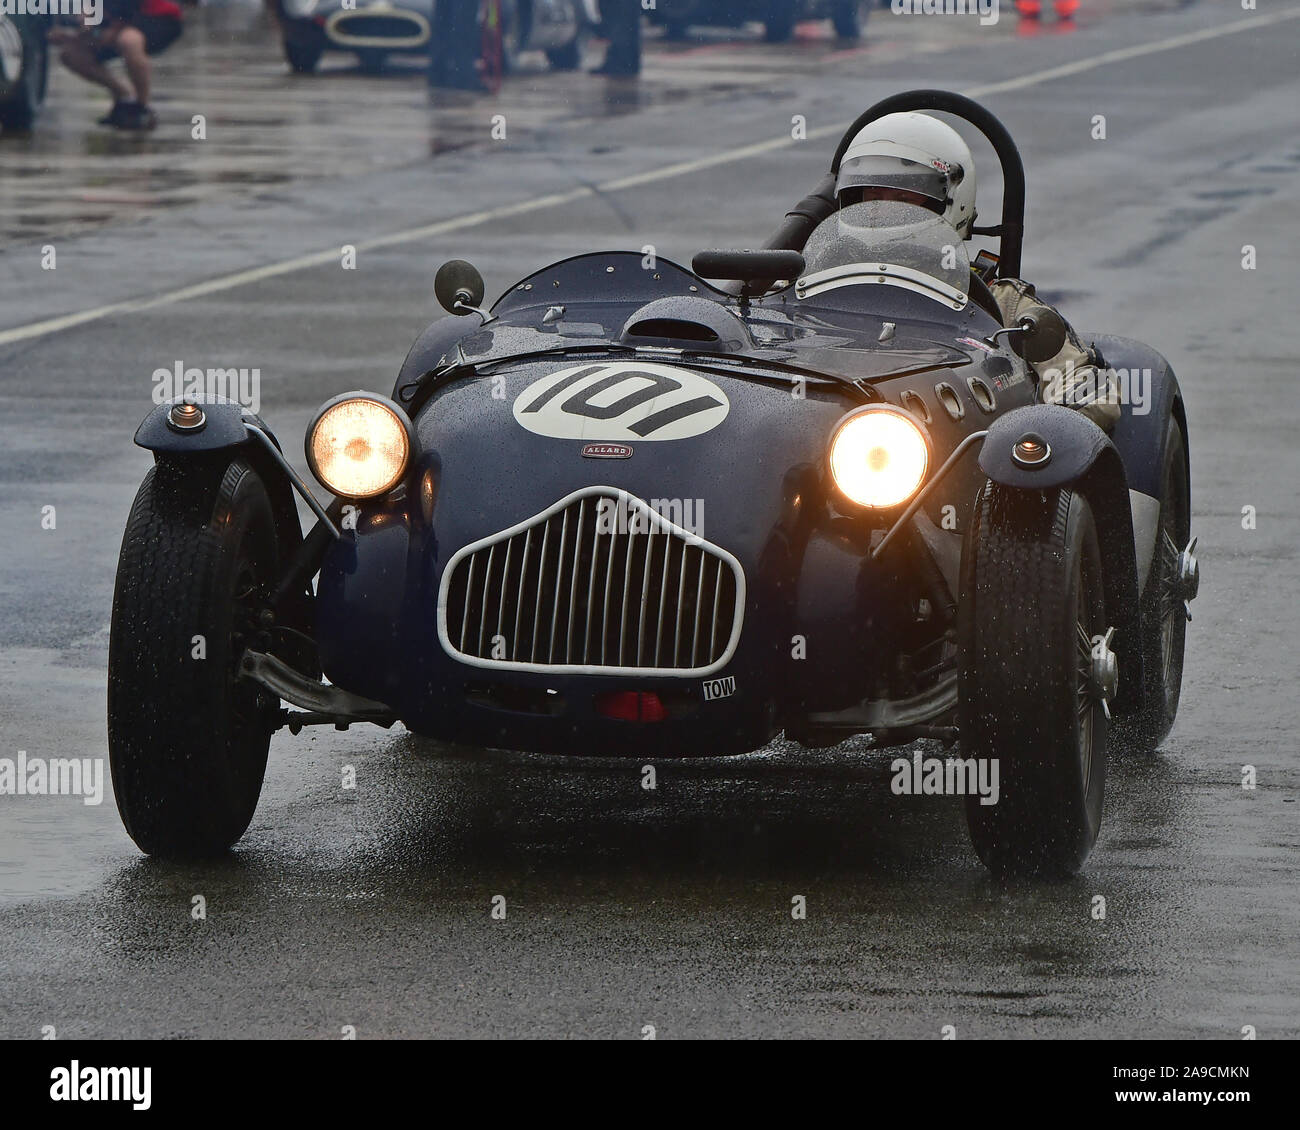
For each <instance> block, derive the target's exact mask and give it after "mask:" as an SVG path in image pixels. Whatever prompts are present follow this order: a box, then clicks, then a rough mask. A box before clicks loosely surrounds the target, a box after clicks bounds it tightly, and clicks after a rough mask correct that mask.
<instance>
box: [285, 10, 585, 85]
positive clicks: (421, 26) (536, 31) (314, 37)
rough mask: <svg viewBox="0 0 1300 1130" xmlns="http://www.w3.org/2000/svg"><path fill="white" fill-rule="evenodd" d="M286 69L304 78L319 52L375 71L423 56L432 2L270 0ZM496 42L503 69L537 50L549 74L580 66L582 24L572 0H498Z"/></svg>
mask: <svg viewBox="0 0 1300 1130" xmlns="http://www.w3.org/2000/svg"><path fill="white" fill-rule="evenodd" d="M276 3H277V5H278V11H279V22H280V37H281V41H282V43H283V46H284V57H285V59H286V60H287V62H288V63H289V66H290V67H291V68H292V69H293V70H295V71H298V72H300V73H303V74H309V73H311V72H312V71H314V70H315V69H316V66H317V64H318V63H319V62H320V59H321V56H322V55H324V53H325V52H326V51H350V52H352V53H354V54H355V55H356V57H357V61H358V62H359V63H360V64H361V66H362V68H363V69H365V70H368V71H378V70H379V69H380V68H382V67H383V65H384V60H385V59H386V58H387V57H388V56H389V55H408V56H409V55H419V56H424V57H427V56H428V55H429V52H430V51H436V50H438V44H437V43H435V42H434V41H433V35H434V5H435V3H436V0H276ZM500 16H501V25H502V28H501V32H502V34H501V43H502V52H503V54H504V60H503V62H504V65H505V67H506V69H509V68H510V67H511V66H513V65H514V62H515V59H516V57H517V56H518V54H519V53H520V52H521V51H544V52H545V53H546V57H547V59H548V60H549V61H550V64H551V66H552V67H554V68H555V69H556V70H569V71H571V70H574V69H575V68H577V67H578V66H579V65H580V64H581V62H582V43H583V37H584V35H585V33H586V31H587V22H586V19H585V16H584V14H583V10H582V7H581V5H580V3H579V0H500Z"/></svg>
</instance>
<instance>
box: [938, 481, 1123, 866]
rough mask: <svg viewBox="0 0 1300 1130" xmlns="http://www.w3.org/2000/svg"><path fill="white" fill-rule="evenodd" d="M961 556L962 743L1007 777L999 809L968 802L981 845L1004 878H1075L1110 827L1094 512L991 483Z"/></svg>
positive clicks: (1066, 494)
mask: <svg viewBox="0 0 1300 1130" xmlns="http://www.w3.org/2000/svg"><path fill="white" fill-rule="evenodd" d="M964 553H965V556H964V560H963V581H962V598H961V599H962V607H961V611H960V616H961V629H960V631H961V649H960V650H961V661H960V706H959V711H960V723H961V735H962V743H963V747H964V750H965V756H967V757H975V758H980V759H987V760H988V761H990V762H993V763H996V765H997V769H998V772H997V778H996V779H997V781H998V782H999V785H998V796H997V799H996V802H995V803H992V804H985V803H983V801H984V800H985V799H988V798H982V797H980V796H967V798H966V822H967V826H968V828H969V831H970V837H971V842H972V843H973V844H974V847H975V851H976V853H977V854H978V855H979V857H980V859H981V860H982V861H983V862H984V864H985V865H986V866H987V867H988V868H989V869H990V870H992V871H993V872H995V873H997V874H1021V875H1043V876H1052V877H1063V876H1067V875H1073V874H1075V873H1076V872H1077V871H1078V870H1079V869H1080V868H1081V867H1082V866H1083V863H1084V860H1086V859H1087V858H1088V853H1089V852H1090V851H1091V850H1092V847H1093V844H1094V843H1096V840H1097V833H1098V831H1099V830H1100V827H1101V806H1102V791H1103V787H1104V785H1105V776H1106V728H1107V714H1106V709H1105V707H1104V700H1105V699H1106V698H1108V697H1109V696H1110V695H1113V693H1114V690H1115V684H1116V669H1115V662H1114V653H1113V652H1111V651H1110V648H1109V639H1108V635H1107V627H1106V603H1105V595H1104V591H1103V584H1102V571H1101V551H1100V547H1099V543H1098V539H1097V528H1096V524H1095V522H1094V520H1093V515H1092V510H1091V508H1090V507H1089V505H1088V503H1087V501H1086V500H1085V499H1084V498H1083V496H1082V495H1079V494H1074V493H1072V492H1070V491H1068V490H1049V491H1045V492H1037V491H1035V492H1029V491H1015V490H1010V489H1008V488H1005V487H1001V486H998V485H997V484H994V483H986V484H985V486H984V488H983V489H982V490H981V492H980V495H979V498H978V499H977V500H976V506H975V512H974V517H973V520H972V523H971V527H970V530H969V531H968V534H967V544H966V548H965V551H964ZM990 779H993V778H992V770H991V768H990Z"/></svg>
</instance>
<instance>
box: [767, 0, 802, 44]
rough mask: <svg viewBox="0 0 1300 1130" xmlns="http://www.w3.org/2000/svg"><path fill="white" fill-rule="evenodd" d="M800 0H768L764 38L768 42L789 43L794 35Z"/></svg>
mask: <svg viewBox="0 0 1300 1130" xmlns="http://www.w3.org/2000/svg"><path fill="white" fill-rule="evenodd" d="M797 7H798V0H767V17H766V19H765V20H764V21H763V25H764V26H763V38H764V39H766V40H767V42H768V43H788V42H789V40H790V37H791V36H792V35H794V22H795V10H796V8H797Z"/></svg>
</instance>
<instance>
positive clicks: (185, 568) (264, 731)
mask: <svg viewBox="0 0 1300 1130" xmlns="http://www.w3.org/2000/svg"><path fill="white" fill-rule="evenodd" d="M278 564H279V562H278V551H277V544H276V534H275V523H274V519H273V517H272V511H271V502H270V499H269V498H268V495H267V491H266V487H265V486H264V485H263V483H262V480H261V479H260V478H259V477H258V475H257V473H256V472H255V471H253V470H252V468H250V467H249V466H248V465H247V464H245V463H243V462H240V461H235V462H233V463H229V464H228V465H226V464H225V463H224V460H223V461H222V462H221V463H218V464H211V463H207V462H194V463H189V462H187V463H172V462H166V461H163V462H159V463H158V464H157V465H156V466H155V467H154V468H153V469H152V470H151V471H150V472H149V474H148V475H146V476H145V479H144V482H143V483H142V484H141V486H140V490H139V493H138V494H137V495H136V499H135V504H134V505H133V506H132V508H131V516H130V518H129V519H128V521H127V527H126V534H125V536H124V537H123V539H122V553H121V557H120V560H119V564H118V571H117V584H116V588H115V590H114V593H113V618H112V628H111V634H110V637H109V653H108V750H109V761H110V765H111V768H112V774H113V791H114V793H115V795H116V797H117V807H118V811H119V812H120V813H121V816H122V822H123V823H124V824H125V825H126V830H127V832H128V833H130V836H131V838H132V839H133V840H134V841H135V842H136V844H138V845H139V847H140V848H141V849H142V850H143V851H145V852H148V853H150V854H157V855H163V856H205V855H214V854H218V853H220V852H223V851H225V850H226V849H227V848H229V847H230V845H231V844H233V843H234V842H235V841H236V840H237V839H239V837H240V836H241V835H242V834H243V832H244V829H245V828H247V827H248V824H249V821H250V820H251V819H252V817H253V811H254V809H255V808H256V807H257V800H258V795H259V794H260V792H261V788H262V776H263V773H264V772H265V770H266V756H267V749H268V746H269V744H270V740H271V733H272V731H273V730H274V728H275V722H276V713H277V710H278V706H279V703H278V702H277V701H276V700H275V699H274V697H273V696H271V695H270V694H269V693H267V692H266V691H264V690H262V689H261V688H260V687H258V686H257V685H256V684H254V683H250V682H248V681H246V680H242V679H240V678H239V676H238V664H239V660H240V656H241V655H242V654H243V651H244V649H245V648H246V647H247V646H249V645H254V646H257V647H259V648H260V649H263V650H266V649H268V648H269V644H270V637H269V633H268V630H267V629H268V621H267V616H266V610H267V609H268V607H269V605H268V596H269V592H270V590H271V588H272V587H273V586H274V584H275V581H276V577H277V567H278Z"/></svg>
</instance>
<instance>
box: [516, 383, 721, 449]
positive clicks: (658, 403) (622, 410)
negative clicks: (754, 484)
mask: <svg viewBox="0 0 1300 1130" xmlns="http://www.w3.org/2000/svg"><path fill="white" fill-rule="evenodd" d="M730 408H731V403H730V401H728V400H727V394H726V393H725V392H723V391H722V389H720V388H719V387H718V386H717V385H716V384H714V383H713V382H712V381H711V380H709V379H708V378H707V377H703V376H701V375H700V374H699V373H696V372H694V371H693V370H691V369H685V368H682V367H680V366H677V365H656V364H650V363H646V362H641V361H613V362H602V363H598V364H592V365H579V366H577V367H576V368H570V369H561V370H560V371H559V372H557V373H549V374H547V375H546V376H544V377H542V378H541V379H540V380H536V381H533V383H532V384H530V385H529V386H528V387H527V388H526V389H524V391H523V392H522V393H520V394H519V396H518V397H517V398H516V399H515V404H514V415H515V419H516V420H517V421H518V422H519V423H520V425H521V426H523V427H525V428H527V429H528V430H529V431H530V432H533V433H535V434H536V435H540V436H550V437H552V438H554V439H584V440H602V441H606V442H607V443H608V444H609V445H610V446H612V445H614V444H617V443H624V444H626V443H630V442H636V441H639V440H665V439H688V438H689V437H691V436H698V435H703V434H704V433H705V432H707V431H711V430H712V429H713V428H716V427H717V426H718V425H719V424H720V423H722V421H723V420H724V419H726V417H727V412H728V411H729V410H730ZM584 454H585V452H584Z"/></svg>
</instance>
